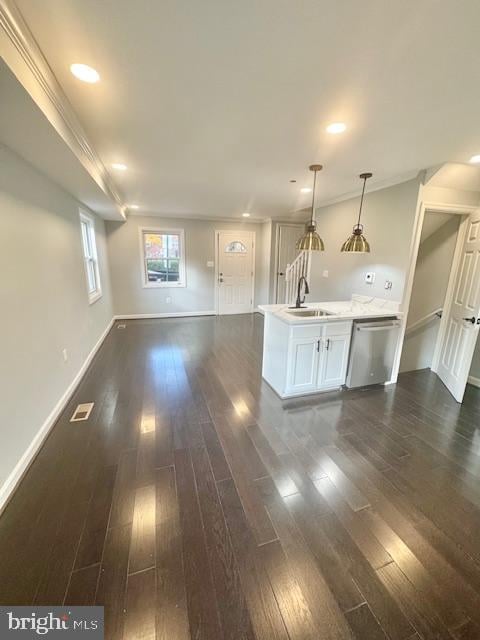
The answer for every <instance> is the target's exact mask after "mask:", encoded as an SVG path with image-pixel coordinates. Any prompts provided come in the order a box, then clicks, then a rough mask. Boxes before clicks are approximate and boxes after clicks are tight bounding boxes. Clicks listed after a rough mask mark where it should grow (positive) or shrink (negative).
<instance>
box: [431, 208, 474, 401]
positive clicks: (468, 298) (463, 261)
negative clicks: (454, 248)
mask: <svg viewBox="0 0 480 640" xmlns="http://www.w3.org/2000/svg"><path fill="white" fill-rule="evenodd" d="M446 312H447V318H446V319H445V331H444V335H443V340H442V345H441V351H440V360H439V363H438V368H437V373H438V375H439V376H440V378H441V379H442V381H443V382H444V383H445V385H446V386H447V388H448V389H449V391H450V392H451V393H452V395H453V396H454V398H455V400H457V402H462V400H463V394H464V393H465V387H466V385H467V380H468V374H469V371H470V366H471V363H472V358H473V352H474V350H475V343H476V341H477V336H478V331H479V327H480V325H479V324H478V322H479V321H480V320H479V319H480V211H477V212H476V213H474V214H472V215H471V216H470V217H469V218H468V220H467V232H466V236H465V242H464V246H463V251H462V255H461V258H460V263H459V267H458V271H457V274H456V278H455V284H454V291H453V298H452V302H451V305H450V308H449V309H447V310H446Z"/></svg>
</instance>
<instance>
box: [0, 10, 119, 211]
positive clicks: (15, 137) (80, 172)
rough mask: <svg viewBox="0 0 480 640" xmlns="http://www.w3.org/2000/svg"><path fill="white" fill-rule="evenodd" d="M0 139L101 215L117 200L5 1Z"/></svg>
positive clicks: (0, 24)
mask: <svg viewBox="0 0 480 640" xmlns="http://www.w3.org/2000/svg"><path fill="white" fill-rule="evenodd" d="M0 83H1V90H0V94H1V96H2V100H1V101H0V117H1V122H0V143H4V144H6V145H7V146H9V147H10V148H11V149H13V150H14V151H16V152H17V153H18V154H19V155H21V156H22V157H24V158H25V159H26V160H27V161H29V162H30V163H31V164H32V165H34V166H36V167H37V168H38V169H39V170H40V171H42V172H43V173H44V174H46V175H47V176H49V177H50V178H51V179H52V180H54V182H56V183H57V184H59V185H60V186H62V187H64V188H65V189H66V190H67V191H69V192H70V193H71V194H72V195H74V196H75V197H76V198H77V199H79V200H80V201H81V202H83V203H84V204H86V205H87V206H89V207H90V208H91V209H92V210H94V211H96V212H97V213H99V214H100V215H102V216H103V217H105V218H109V219H112V220H124V219H125V214H124V210H123V206H122V198H121V196H120V194H119V192H118V191H117V189H116V187H115V186H114V185H113V183H112V181H111V178H110V176H109V175H108V172H107V171H106V169H105V166H104V165H103V163H102V162H101V160H100V158H99V157H98V156H97V154H96V151H95V149H94V148H93V146H92V145H91V143H90V142H89V140H88V138H87V136H86V134H85V132H84V130H83V128H82V126H81V124H80V122H79V121H78V118H77V116H76V114H75V112H74V111H73V108H72V107H71V105H70V103H69V101H68V99H67V97H66V95H65V94H64V92H63V90H62V88H61V87H60V85H59V83H58V81H57V79H56V78H55V76H54V74H53V73H52V71H51V69H50V67H49V65H48V63H47V61H46V60H45V58H44V56H43V54H42V52H41V51H40V49H39V47H38V45H37V43H36V42H35V40H34V38H33V36H32V34H31V32H30V30H29V28H28V26H27V25H26V23H25V22H24V20H23V18H22V16H21V15H20V13H19V12H18V9H17V7H16V5H15V4H14V3H13V2H12V1H11V0H0Z"/></svg>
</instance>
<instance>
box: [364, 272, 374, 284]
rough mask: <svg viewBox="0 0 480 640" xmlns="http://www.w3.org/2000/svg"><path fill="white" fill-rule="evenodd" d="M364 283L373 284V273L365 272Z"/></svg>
mask: <svg viewBox="0 0 480 640" xmlns="http://www.w3.org/2000/svg"><path fill="white" fill-rule="evenodd" d="M365 282H366V283H367V284H373V283H374V282H375V272H374V271H367V273H366V274H365Z"/></svg>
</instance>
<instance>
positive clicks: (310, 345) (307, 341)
mask: <svg viewBox="0 0 480 640" xmlns="http://www.w3.org/2000/svg"><path fill="white" fill-rule="evenodd" d="M319 349H320V339H319V338H292V339H291V341H290V354H289V370H288V375H287V393H302V392H304V393H306V392H308V391H315V389H316V388H317V380H318V363H319Z"/></svg>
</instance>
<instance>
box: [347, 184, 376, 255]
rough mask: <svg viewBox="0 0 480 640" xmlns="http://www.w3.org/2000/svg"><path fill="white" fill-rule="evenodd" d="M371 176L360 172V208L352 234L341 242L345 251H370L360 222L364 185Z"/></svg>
mask: <svg viewBox="0 0 480 640" xmlns="http://www.w3.org/2000/svg"><path fill="white" fill-rule="evenodd" d="M371 177H372V174H371V173H361V174H360V176H359V178H360V179H361V180H363V189H362V197H361V198H360V209H359V212H358V222H357V224H356V225H355V226H354V227H353V233H352V235H351V236H350V237H349V238H347V240H345V242H344V243H343V244H342V248H341V251H343V252H346V253H370V245H369V243H368V241H367V239H366V238H365V236H364V235H363V224H360V218H361V217H362V206H363V197H364V195H365V185H366V183H367V180H368V179H369V178H371Z"/></svg>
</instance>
